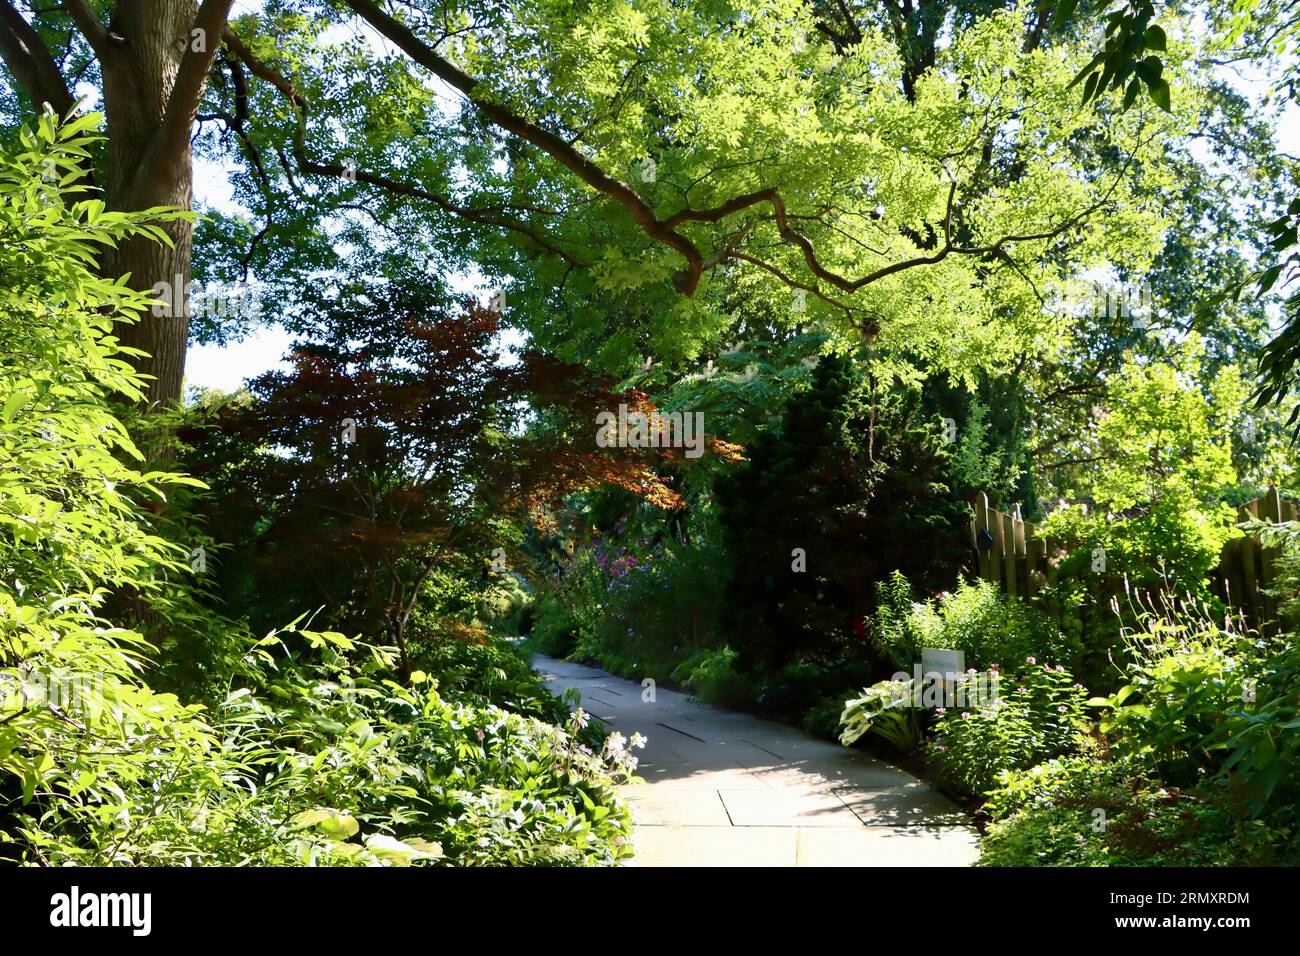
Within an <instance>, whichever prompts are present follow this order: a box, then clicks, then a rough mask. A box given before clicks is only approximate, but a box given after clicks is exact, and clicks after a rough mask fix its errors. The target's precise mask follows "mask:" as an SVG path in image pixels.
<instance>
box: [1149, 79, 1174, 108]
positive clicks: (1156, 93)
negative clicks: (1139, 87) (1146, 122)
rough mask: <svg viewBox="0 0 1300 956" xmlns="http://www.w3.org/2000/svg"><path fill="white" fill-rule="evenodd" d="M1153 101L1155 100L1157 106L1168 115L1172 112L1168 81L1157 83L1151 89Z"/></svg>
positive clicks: (1158, 81)
mask: <svg viewBox="0 0 1300 956" xmlns="http://www.w3.org/2000/svg"><path fill="white" fill-rule="evenodd" d="M1151 99H1153V100H1155V103H1156V105H1157V106H1159V107H1160V108H1161V109H1162V110H1164V111H1165V112H1166V113H1168V112H1170V103H1169V83H1168V81H1166V80H1157V81H1156V83H1155V84H1154V85H1153V86H1152V87H1151Z"/></svg>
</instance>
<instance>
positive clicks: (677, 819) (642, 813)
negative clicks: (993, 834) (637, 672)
mask: <svg viewBox="0 0 1300 956" xmlns="http://www.w3.org/2000/svg"><path fill="white" fill-rule="evenodd" d="M533 666H534V667H536V668H537V670H538V671H539V672H540V673H541V674H542V677H543V679H544V680H545V681H546V686H547V687H548V688H550V690H551V691H552V692H553V693H555V694H557V695H559V694H562V693H563V692H564V690H565V688H568V687H576V688H577V689H578V690H579V691H581V693H582V706H583V707H584V708H585V709H586V710H588V711H589V712H590V713H591V714H592V715H593V716H596V717H599V718H600V719H601V720H603V721H604V722H605V724H606V725H607V727H608V728H609V729H610V730H618V731H620V732H622V733H623V734H624V735H626V736H629V737H630V736H631V735H632V734H633V733H634V732H640V733H641V734H642V735H644V736H645V737H646V738H647V740H648V742H647V743H646V746H645V749H644V750H643V751H640V752H639V756H640V758H641V766H640V767H639V768H638V771H637V773H638V774H639V775H640V776H641V777H642V778H643V779H644V780H645V783H644V784H628V785H626V786H624V787H623V788H622V791H623V794H624V796H625V797H626V798H627V800H628V802H629V803H630V804H631V806H632V810H633V813H634V815H635V816H636V819H637V823H638V827H637V834H636V839H635V843H636V848H637V855H636V860H635V861H634V865H639V866H968V865H970V864H972V863H974V862H975V859H976V857H977V856H978V851H977V836H976V832H975V830H974V828H973V827H972V826H971V825H970V824H969V821H968V820H967V818H966V816H965V814H963V813H962V812H961V811H960V810H959V809H958V808H957V807H956V806H955V805H953V804H952V803H951V802H950V801H948V800H947V799H946V798H945V797H943V796H942V795H940V794H939V793H936V792H935V791H934V790H933V789H932V788H930V787H929V786H928V785H926V784H924V783H921V782H920V781H918V780H917V779H916V778H915V777H913V776H911V775H910V774H907V773H905V772H904V771H902V770H899V769H897V768H896V767H892V766H890V765H889V764H886V763H883V762H881V761H878V760H874V759H872V758H871V757H868V756H866V755H865V754H862V753H859V752H857V751H850V750H845V749H844V748H842V747H838V746H836V745H835V744H832V743H828V742H825V741H820V740H815V739H813V738H811V737H809V736H807V735H806V734H804V733H802V732H801V731H799V730H797V729H795V728H793V727H788V726H786V725H784V724H778V723H773V722H771V721H766V720H761V719H759V718H757V717H751V716H749V715H747V714H738V713H733V712H730V711H725V710H719V709H717V708H714V707H707V706H704V705H701V704H697V703H694V702H693V701H691V700H689V699H688V698H687V697H686V696H685V695H683V694H680V693H677V692H675V691H671V690H667V689H665V688H656V689H655V694H654V700H653V701H648V700H645V699H643V693H642V688H641V685H640V684H637V683H635V682H633V681H630V680H624V679H623V678H619V677H613V676H611V675H609V674H607V673H605V672H604V671H601V670H597V669H596V668H593V667H585V666H583V665H581V664H571V663H568V662H565V661H557V660H554V659H552V658H549V657H541V656H539V657H536V658H534V660H533Z"/></svg>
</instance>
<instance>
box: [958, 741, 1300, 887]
mask: <svg viewBox="0 0 1300 956" xmlns="http://www.w3.org/2000/svg"><path fill="white" fill-rule="evenodd" d="M985 808H986V809H987V810H988V811H989V813H990V814H991V815H992V817H993V823H992V824H991V825H990V826H989V829H988V832H987V833H986V834H985V837H984V840H983V842H982V844H981V856H980V865H981V866H1232V865H1238V866H1239V865H1242V864H1272V865H1276V864H1279V863H1287V862H1291V863H1294V862H1295V861H1296V860H1297V858H1298V857H1297V854H1298V852H1300V843H1297V842H1296V837H1295V828H1294V825H1292V826H1290V827H1287V826H1281V827H1274V826H1270V825H1268V824H1266V823H1265V822H1264V821H1261V820H1249V819H1246V820H1243V819H1242V818H1241V817H1240V815H1239V814H1238V812H1237V807H1236V800H1235V798H1234V796H1233V794H1232V792H1231V790H1229V789H1228V788H1226V787H1224V786H1222V785H1221V784H1214V783H1210V784H1207V785H1203V786H1201V787H1198V788H1197V789H1196V791H1194V792H1182V791H1179V790H1177V789H1175V788H1170V787H1165V786H1163V785H1162V784H1161V783H1160V781H1159V780H1158V779H1157V778H1155V777H1153V776H1152V775H1151V773H1150V770H1149V768H1148V767H1146V766H1145V765H1144V764H1143V762H1142V761H1141V760H1138V759H1136V758H1132V757H1125V758H1119V759H1116V760H1111V759H1099V758H1098V757H1097V756H1096V755H1084V756H1072V757H1062V758H1058V759H1055V760H1050V761H1047V762H1046V763H1043V764H1040V765H1038V766H1036V767H1033V768H1032V769H1028V770H1017V771H1010V772H1008V773H1006V774H1005V775H1004V776H1003V780H1002V787H1001V789H999V790H998V791H997V792H995V793H994V794H993V795H992V796H991V797H990V798H989V801H988V803H987V804H986V805H985Z"/></svg>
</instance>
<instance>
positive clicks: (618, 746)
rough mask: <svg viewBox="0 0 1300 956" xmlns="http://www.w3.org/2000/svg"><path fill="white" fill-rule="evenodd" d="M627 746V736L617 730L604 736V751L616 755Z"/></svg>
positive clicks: (612, 755)
mask: <svg viewBox="0 0 1300 956" xmlns="http://www.w3.org/2000/svg"><path fill="white" fill-rule="evenodd" d="M626 747H627V738H626V737H624V736H623V735H622V734H620V733H619V732H618V731H617V730H616V731H614V732H613V733H612V734H610V735H609V736H608V737H607V738H605V753H607V754H609V755H610V756H611V757H617V756H618V755H619V754H621V753H622V752H623V751H624V749H625V748H626Z"/></svg>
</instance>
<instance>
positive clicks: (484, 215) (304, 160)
mask: <svg viewBox="0 0 1300 956" xmlns="http://www.w3.org/2000/svg"><path fill="white" fill-rule="evenodd" d="M223 39H224V40H225V42H226V45H227V46H228V47H230V49H231V52H232V53H234V55H235V56H236V57H238V59H239V61H242V62H243V64H244V66H245V67H247V68H248V71H249V72H250V73H252V74H253V75H254V76H256V77H258V78H259V79H261V80H265V81H266V82H267V83H270V84H271V85H272V86H273V87H275V89H277V90H278V91H279V92H280V93H281V95H283V96H284V97H285V98H286V99H287V100H288V101H289V102H290V103H291V104H292V105H293V106H294V108H295V109H297V111H298V113H299V116H300V117H301V118H302V123H300V124H299V126H298V128H297V130H296V131H295V133H294V141H293V157H294V160H295V161H296V162H297V164H298V168H299V169H301V170H302V171H303V172H307V173H313V174H315V175H318V176H332V177H334V178H343V177H344V176H345V175H346V176H347V177H348V178H350V179H355V180H356V181H357V182H363V183H366V184H368V185H371V186H377V187H379V188H381V189H385V190H387V191H389V192H392V193H396V194H397V195H401V196H409V197H411V198H413V199H422V200H425V201H426V202H430V203H432V204H433V205H435V206H437V207H438V208H439V209H441V210H443V211H444V212H449V213H452V214H453V215H456V216H459V217H460V218H462V219H467V220H469V221H471V222H477V223H481V224H482V225H487V226H496V227H498V228H503V229H508V230H510V231H512V232H517V233H519V234H521V235H523V236H527V237H528V238H529V239H531V240H532V241H533V242H534V243H536V244H537V245H538V246H539V247H541V248H542V249H545V250H546V251H547V252H550V253H552V254H554V255H556V256H559V257H560V258H561V259H563V260H564V261H565V262H568V263H569V264H570V265H575V266H586V265H589V263H587V262H585V261H584V260H582V259H580V258H579V257H577V256H575V255H574V254H573V253H571V252H569V251H567V250H565V249H563V248H561V247H560V246H559V245H558V244H557V243H556V242H555V241H554V240H553V239H551V238H550V237H548V236H546V235H545V234H544V233H542V232H541V231H540V230H538V229H535V228H534V227H532V226H530V225H528V224H527V223H522V222H519V221H517V220H514V219H510V218H507V217H505V216H500V215H497V214H496V213H495V212H494V211H492V210H485V209H475V208H473V207H471V206H463V205H460V204H459V203H455V202H452V201H451V200H449V199H447V198H445V197H443V196H440V195H438V194H437V193H434V192H432V191H430V190H428V189H423V188H421V187H419V186H413V185H410V184H409V183H403V182H400V181H398V180H396V179H392V178H391V177H388V176H381V175H378V174H375V173H370V172H366V171H365V170H362V169H356V168H354V167H351V166H346V167H345V166H344V165H343V164H342V163H333V162H331V163H321V162H317V161H316V160H314V159H312V158H311V157H310V156H309V155H307V147H306V144H305V142H304V139H305V128H306V120H307V117H308V115H309V112H310V111H309V108H308V105H307V101H306V99H305V98H304V97H303V96H302V95H301V94H299V93H298V91H297V89H295V88H294V85H293V84H292V83H291V82H290V81H289V80H288V79H286V78H285V77H284V76H282V75H281V74H280V73H279V72H277V71H276V70H274V69H273V68H272V67H270V66H268V65H267V64H266V63H265V62H264V61H263V60H262V59H261V58H259V57H258V56H257V55H256V54H255V53H253V51H252V50H250V49H249V48H248V46H247V45H246V44H245V43H244V42H243V41H242V40H241V39H240V38H239V36H238V35H237V34H236V33H235V32H234V31H233V30H231V29H230V28H227V29H226V31H225V34H224V36H223Z"/></svg>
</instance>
